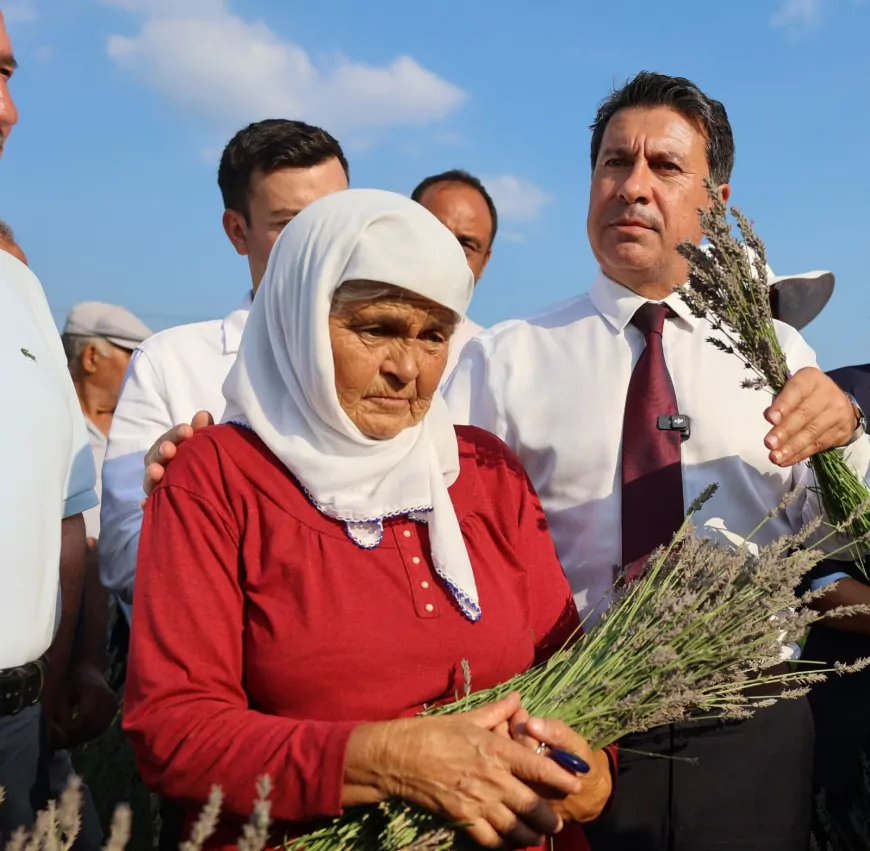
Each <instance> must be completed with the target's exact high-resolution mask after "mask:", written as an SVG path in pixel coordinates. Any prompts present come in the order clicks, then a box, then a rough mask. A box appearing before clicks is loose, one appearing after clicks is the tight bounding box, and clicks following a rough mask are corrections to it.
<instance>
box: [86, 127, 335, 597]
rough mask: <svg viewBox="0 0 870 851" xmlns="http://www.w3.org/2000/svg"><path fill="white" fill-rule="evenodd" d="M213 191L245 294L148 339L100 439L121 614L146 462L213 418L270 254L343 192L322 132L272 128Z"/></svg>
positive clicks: (249, 130)
mask: <svg viewBox="0 0 870 851" xmlns="http://www.w3.org/2000/svg"><path fill="white" fill-rule="evenodd" d="M218 184H219V187H220V190H221V195H222V196H223V199H224V207H225V209H224V214H223V225H224V230H225V231H226V234H227V237H228V238H229V240H230V242H231V243H232V245H233V247H234V248H235V249H236V251H237V252H238V254H240V255H242V256H246V257H247V258H248V265H249V267H250V275H251V287H252V288H251V289H249V291H248V293H247V294H246V296H245V298H244V300H243V301H242V303H241V305H240V306H239V307H238V308H237V309H236V310H234V311H233V312H232V313H230V315H229V316H227V317H226V318H225V319H223V320H213V321H209V322H200V323H197V324H194V325H183V326H181V327H178V328H170V329H169V330H168V331H163V332H161V333H159V334H155V335H154V336H153V337H151V338H150V339H149V340H147V341H146V342H145V343H144V344H143V345H142V346H140V347H139V349H138V350H137V351H136V352H135V353H134V355H133V358H132V360H131V362H130V367H129V369H128V371H127V378H126V381H125V383H124V387H123V390H122V391H121V396H120V399H119V400H118V405H117V408H116V410H115V416H114V419H113V421H112V427H111V430H110V432H109V444H108V448H107V451H106V461H105V465H104V467H103V506H102V511H101V537H100V570H101V575H102V579H103V583H104V584H105V585H106V587H107V588H109V589H110V590H112V591H114V592H115V593H116V594H118V596H119V597H120V598H121V600H122V601H123V602H124V603H125V604H126V605H127V606H129V604H130V603H131V602H132V597H133V579H134V576H135V570H136V557H137V553H138V547H139V530H140V527H141V524H142V508H141V501H142V499H143V498H144V496H145V493H144V491H143V489H142V473H143V463H144V459H145V455H146V453H147V452H148V450H149V448H150V447H151V446H152V444H153V443H154V442H155V441H156V440H157V439H158V438H159V437H160V436H161V435H162V434H163V433H164V432H166V431H168V430H169V429H170V428H171V427H172V426H173V424H174V423H187V422H190V420H191V418H192V417H193V415H194V414H195V413H196V412H197V411H200V410H206V411H210V412H211V413H212V414H214V415H215V417H217V418H220V416H221V415H222V414H223V410H224V406H225V402H224V398H223V393H222V387H223V382H224V379H225V378H226V375H227V372H229V369H230V367H231V366H232V364H233V362H234V361H235V358H236V354H237V352H238V347H239V341H240V340H241V337H242V331H243V329H244V326H245V322H246V321H247V318H248V313H249V311H250V307H251V303H252V298H253V297H254V294H255V293H256V291H257V288H258V287H259V285H260V281H261V279H262V277H263V273H264V272H265V270H266V264H267V263H268V261H269V252H270V251H271V249H272V245H273V244H274V243H275V240H276V239H277V238H278V235H279V234H280V233H281V231H282V230H283V228H284V227H285V225H286V224H287V223H288V222H289V221H291V220H292V219H293V217H294V216H295V215H296V214H297V213H299V212H300V211H301V210H302V209H303V208H304V207H306V206H307V205H308V204H310V203H311V202H312V201H315V200H317V199H318V198H320V197H322V196H324V195H328V194H330V193H332V192H337V191H340V190H342V189H346V188H347V186H348V165H347V160H346V159H345V156H344V153H343V152H342V150H341V146H340V145H339V144H338V142H337V141H336V140H335V139H334V138H333V137H332V136H330V135H329V133H327V132H326V131H325V130H322V129H320V128H319V127H313V126H311V125H309V124H305V123H303V122H301V121H287V120H283V119H272V120H268V121H260V122H257V123H255V124H251V125H249V126H248V127H245V128H244V129H243V130H240V131H239V132H238V133H237V134H236V135H235V136H234V137H233V138H232V139H231V140H230V142H229V144H228V145H227V147H226V149H225V150H224V152H223V156H222V157H221V162H220V167H219V170H218ZM127 611H129V609H127Z"/></svg>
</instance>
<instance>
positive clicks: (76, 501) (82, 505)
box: [63, 488, 100, 520]
mask: <svg viewBox="0 0 870 851" xmlns="http://www.w3.org/2000/svg"><path fill="white" fill-rule="evenodd" d="M99 504H100V501H99V500H98V499H97V492H96V490H94V488H90V489H89V490H86V491H82V492H81V493H77V494H74V495H73V496H70V497H67V498H66V499H65V500H64V502H63V519H64V520H66V519H67V518H68V517H75V515H76V514H83V513H84V512H85V511H87V510H88V509H89V508H96V506H98V505H99Z"/></svg>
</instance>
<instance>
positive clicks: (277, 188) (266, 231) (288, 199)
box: [224, 158, 348, 291]
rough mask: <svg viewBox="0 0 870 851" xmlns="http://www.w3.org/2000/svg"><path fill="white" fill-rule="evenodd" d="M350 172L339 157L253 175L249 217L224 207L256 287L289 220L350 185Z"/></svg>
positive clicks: (232, 236) (232, 239) (231, 233)
mask: <svg viewBox="0 0 870 851" xmlns="http://www.w3.org/2000/svg"><path fill="white" fill-rule="evenodd" d="M347 185H348V184H347V175H346V174H345V173H344V168H343V167H342V165H341V163H340V162H339V161H338V159H337V158H332V159H330V160H327V161H326V162H323V163H320V165H315V166H312V167H311V168H282V169H278V170H277V171H273V172H272V173H271V174H263V173H262V172H257V173H255V174H254V175H253V176H252V177H251V187H250V198H249V206H248V220H247V221H246V220H245V217H244V216H243V215H242V214H241V213H238V212H236V211H235V210H226V211H224V230H225V231H226V233H227V236H228V237H229V238H230V242H232V244H233V246H234V247H235V249H236V251H237V252H238V253H239V254H241V255H243V256H247V258H248V265H249V266H250V268H251V282H252V284H253V286H254V290H255V291H256V289H257V287H259V286H260V281H261V280H262V279H263V275H264V273H265V271H266V266H267V264H268V262H269V253H270V252H271V251H272V246H273V245H274V244H275V240H277V239H278V237H279V236H280V235H281V231H282V230H284V228H285V227H286V226H287V224H288V223H289V222H291V221H292V220H293V218H294V217H295V216H296V215H297V214H298V213H300V212H302V210H304V209H305V207H307V206H308V205H309V204H311V203H312V202H313V201H316V200H317V199H318V198H322V197H323V196H324V195H330V194H332V193H333V192H338V191H339V190H341V189H347Z"/></svg>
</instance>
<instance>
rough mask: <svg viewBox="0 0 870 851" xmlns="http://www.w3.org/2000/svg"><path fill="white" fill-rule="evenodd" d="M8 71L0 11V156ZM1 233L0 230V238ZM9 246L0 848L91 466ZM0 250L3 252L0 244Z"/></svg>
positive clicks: (69, 593) (88, 497)
mask: <svg viewBox="0 0 870 851" xmlns="http://www.w3.org/2000/svg"><path fill="white" fill-rule="evenodd" d="M16 67H17V64H16V62H15V58H14V56H13V54H12V44H11V42H10V39H9V36H8V34H7V32H6V27H5V23H4V20H3V15H2V13H0V155H2V153H3V148H4V146H5V143H6V140H7V138H8V136H9V133H10V132H11V130H12V128H13V126H14V125H15V123H16V122H17V120H18V113H17V112H16V109H15V105H14V103H13V101H12V97H11V95H10V93H9V87H8V85H9V80H10V79H11V77H12V75H13V74H14V72H15V68H16ZM7 230H8V229H7ZM8 237H9V239H10V240H11V242H12V244H11V245H6V247H8V248H11V249H12V251H7V250H5V249H3V250H0V322H2V323H3V329H2V334H0V339H2V340H3V347H2V349H0V358H2V375H3V380H2V382H0V402H2V407H3V410H4V411H6V412H14V415H9V416H6V417H5V418H4V423H3V438H4V443H5V445H6V446H7V447H9V448H10V451H9V452H7V457H6V461H5V466H4V474H5V476H6V480H7V482H9V483H10V486H9V487H7V488H5V489H4V495H5V498H4V501H3V506H2V509H0V525H2V530H0V533H2V539H3V542H4V553H3V558H2V560H0V575H2V578H0V786H2V787H3V788H4V794H5V800H4V801H3V803H2V805H0V843H2V844H4V845H5V844H6V842H7V841H8V840H9V838H10V836H11V834H12V833H13V832H14V831H15V830H16V829H17V828H18V827H21V826H25V827H29V826H31V825H32V821H33V809H32V796H34V797H36V796H37V795H38V794H39V791H40V790H38V789H36V788H35V787H36V784H37V780H38V772H39V768H40V765H39V762H40V750H41V739H42V738H43V734H42V731H41V719H42V715H43V712H45V715H46V720H49V721H50V720H51V718H52V716H53V713H54V710H55V707H56V705H57V702H58V696H59V691H60V688H61V685H62V683H63V681H64V679H65V674H66V669H67V665H68V662H69V656H70V652H71V648H72V643H73V633H74V630H75V624H76V619H77V616H78V608H79V598H80V595H81V583H82V573H83V570H84V559H85V533H84V521H83V519H82V512H83V511H86V510H87V509H89V508H90V507H91V506H93V505H96V501H97V498H96V494H95V493H94V482H95V478H96V476H95V473H94V461H93V458H92V457H91V453H90V449H89V447H88V439H87V434H86V433H85V427H84V422H83V421H82V416H81V411H80V409H79V406H78V400H77V399H76V396H75V392H74V390H73V386H72V382H71V381H70V377H69V373H68V372H67V370H66V362H65V358H64V355H63V348H62V347H61V344H60V338H59V336H58V334H57V328H56V327H55V324H54V320H53V319H52V316H51V311H50V309H49V307H48V302H47V301H46V298H45V294H44V292H43V290H42V286H41V285H40V283H39V281H38V280H37V278H36V276H35V275H34V274H33V273H32V272H31V271H30V269H28V268H27V265H26V264H25V263H24V262H22V258H23V253H22V252H21V251H20V250H18V251H15V250H14V248H15V246H14V239H12V236H11V232H9V233H8ZM0 248H3V247H2V246H0Z"/></svg>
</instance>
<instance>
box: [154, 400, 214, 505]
mask: <svg viewBox="0 0 870 851" xmlns="http://www.w3.org/2000/svg"><path fill="white" fill-rule="evenodd" d="M211 425H214V417H213V416H212V415H211V414H210V413H209V412H208V411H198V412H197V413H196V414H194V416H193V420H191V423H190V425H187V424H183V425H177V426H173V427H172V428H171V429H169V431H167V432H166V434H164V435H162V436H161V437H159V438H158V439H157V440H156V441H155V442H154V445H153V446H152V447H151V448H150V449H149V450H148V453H147V454H146V455H145V477H144V479H143V481H142V488H143V489H144V491H145V500H143V501H142V504H143V505H144V504H145V501H146V500H147V499H148V497H149V496H151V492H152V491H153V490H154V488H156V487H157V485H158V484H159V482H160V480H161V479H162V478H163V474H164V473H165V472H166V466H167V464H169V462H170V461H172V459H173V458H174V457H175V453H176V452H177V451H178V447H179V446H180V445H181V444H182V443H184V441H185V440H189V439H190V438H191V437H193V433H194V432H195V431H198V430H199V429H201V428H206V426H211Z"/></svg>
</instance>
